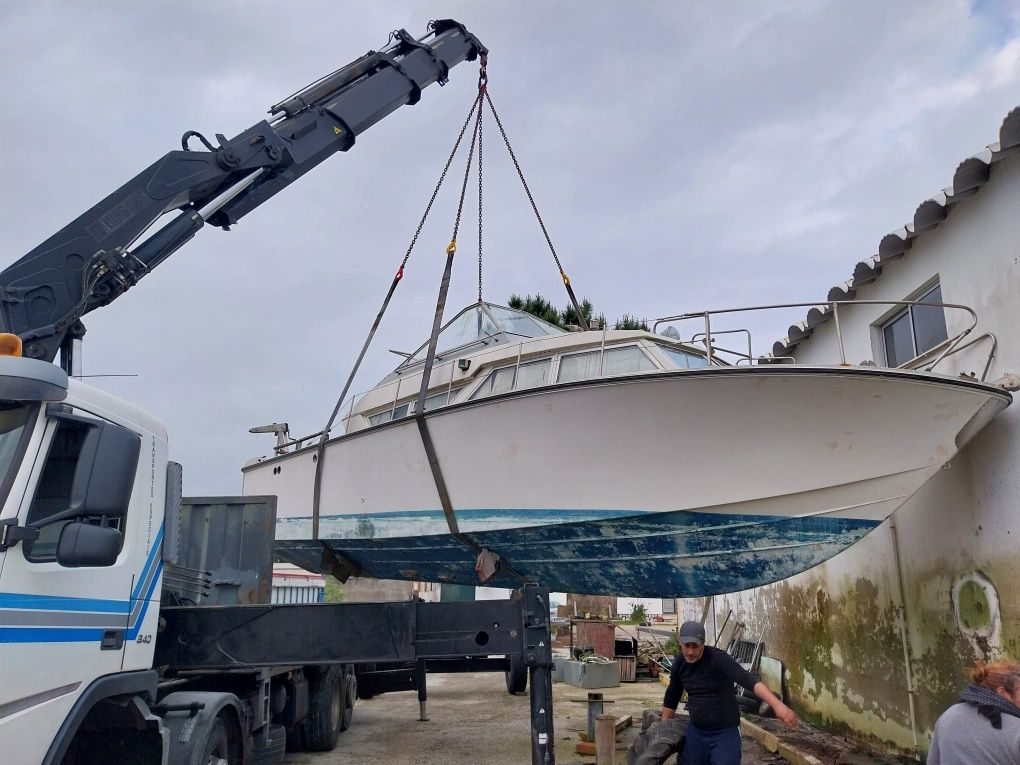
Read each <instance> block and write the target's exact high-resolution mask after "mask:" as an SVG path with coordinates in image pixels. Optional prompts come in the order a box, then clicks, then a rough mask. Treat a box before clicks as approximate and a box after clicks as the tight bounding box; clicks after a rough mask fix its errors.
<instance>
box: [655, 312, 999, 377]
mask: <svg viewBox="0 0 1020 765" xmlns="http://www.w3.org/2000/svg"><path fill="white" fill-rule="evenodd" d="M848 305H853V306H861V305H884V306H892V307H910V306H925V307H927V308H942V309H947V308H948V309H952V310H959V311H964V312H966V313H967V314H968V315H969V316H970V325H969V326H967V327H966V328H964V329H963V330H961V331H960V332H957V333H956V334H955V335H953V336H952V337H948V338H946V339H945V340H943V341H942V342H941V343H939V344H938V345H936V346H934V347H933V348H929V349H927V350H925V351H924V352H922V353H921V354H919V355H918V356H916V357H914V358H913V359H910V360H909V361H907V362H905V363H903V364H901V365H900V366H899V368H902V369H916V368H919V367H923V369H924V371H926V372H930V371H932V370H933V369H934V368H935V367H936V366H937V365H938V364H939V362H941V361H942V360H943V359H945V358H946V357H948V356H951V355H953V354H954V353H957V352H959V351H960V350H963V348H961V347H960V343H961V342H962V341H963V339H964V338H966V337H967V335H969V334H970V333H971V332H973V331H974V328H975V327H976V326H977V314H976V313H975V312H974V309H972V308H971V307H970V306H966V305H961V304H960V303H934V302H927V301H923V300H829V301H825V302H814V303H776V304H773V305H758V306H749V307H745V308H721V309H715V310H710V311H693V312H689V313H682V314H677V315H676V316H665V317H663V318H661V319H657V320H656V321H655V323H654V324H653V325H652V332H654V333H656V334H657V333H658V330H659V326H660V325H662V324H667V323H675V322H680V321H690V320H694V319H700V320H701V321H702V322H704V330H703V331H701V332H698V333H696V334H695V335H694V338H704V343H705V353H706V355H707V357H708V361H709V363H711V362H712V358H713V354H714V353H716V352H717V351H715V350H714V349H713V343H712V338H713V336H714V335H720V334H727V333H733V332H747V333H748V353H747V354H746V356H745V355H744V354H742V353H739V352H736V351H727V353H735V354H736V355H738V356H741V357H743V358H746V359H747V360H748V362H749V363H753V361H754V359H753V357H752V355H751V351H750V348H751V343H750V332H749V331H748V330H722V331H716V332H714V333H713V331H712V317H713V316H719V315H721V314H734V313H750V312H757V311H771V310H779V309H785V308H821V309H823V310H825V309H828V310H829V311H831V313H832V319H833V323H834V325H835V330H836V342H837V344H838V346H839V359H840V364H841V365H842V366H848V365H847V361H846V346H845V343H844V340H843V330H842V327H841V326H840V321H839V308H840V306H848ZM984 337H985V336H984V335H982V336H981V337H980V338H976V339H975V340H974V341H973V342H972V343H968V344H967V345H966V346H964V347H970V346H971V345H973V344H974V343H976V342H977V341H978V340H980V339H983V338H984ZM993 341H994V337H993ZM991 353H992V355H994V353H995V343H994V342H993V345H992V350H991ZM933 356H934V359H933V360H932V361H931V362H930V363H927V359H930V358H932V357H933ZM774 360H777V359H775V358H773V359H771V360H770V361H774ZM758 361H759V363H761V361H762V359H759V360H758ZM737 363H740V362H739V361H738V362H737ZM925 363H927V366H924V364H925ZM990 364H991V358H989V360H988V363H987V364H986V365H985V370H984V374H987V373H988V367H989V366H990ZM981 379H982V380H983V379H984V376H982V378H981Z"/></svg>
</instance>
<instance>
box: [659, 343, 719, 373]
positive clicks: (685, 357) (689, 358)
mask: <svg viewBox="0 0 1020 765" xmlns="http://www.w3.org/2000/svg"><path fill="white" fill-rule="evenodd" d="M659 350H661V351H662V352H663V353H665V354H666V355H667V356H668V357H669V358H670V359H671V360H672V361H673V362H674V363H675V364H676V365H677V366H678V367H679V368H680V369H699V368H701V367H707V366H708V359H707V358H705V357H704V356H700V355H698V354H696V353H688V352H687V351H681V350H680V349H679V348H671V347H669V346H668V345H660V346H659Z"/></svg>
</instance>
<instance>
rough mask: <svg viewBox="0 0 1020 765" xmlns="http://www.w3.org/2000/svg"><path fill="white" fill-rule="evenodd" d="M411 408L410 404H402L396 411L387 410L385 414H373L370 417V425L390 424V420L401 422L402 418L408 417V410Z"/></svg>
mask: <svg viewBox="0 0 1020 765" xmlns="http://www.w3.org/2000/svg"><path fill="white" fill-rule="evenodd" d="M410 406H411V404H410V403H407V404H401V405H400V406H398V407H397V408H396V409H392V410H391V409H387V410H386V411H385V412H379V413H378V414H371V415H369V416H368V424H369V425H381V424H382V423H384V422H389V421H390V420H399V419H400V418H401V417H406V416H407V410H408V409H409V408H410Z"/></svg>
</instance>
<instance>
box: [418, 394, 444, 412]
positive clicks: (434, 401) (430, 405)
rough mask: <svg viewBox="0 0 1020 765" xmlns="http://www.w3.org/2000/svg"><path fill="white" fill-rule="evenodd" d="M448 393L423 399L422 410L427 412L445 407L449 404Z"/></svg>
mask: <svg viewBox="0 0 1020 765" xmlns="http://www.w3.org/2000/svg"><path fill="white" fill-rule="evenodd" d="M449 397H450V392H449V391H445V390H444V391H443V392H442V393H433V394H432V395H431V396H426V397H425V407H424V410H425V411H426V412H429V411H431V410H433V409H438V408H439V407H441V406H446V405H447V404H448V403H450V398H449Z"/></svg>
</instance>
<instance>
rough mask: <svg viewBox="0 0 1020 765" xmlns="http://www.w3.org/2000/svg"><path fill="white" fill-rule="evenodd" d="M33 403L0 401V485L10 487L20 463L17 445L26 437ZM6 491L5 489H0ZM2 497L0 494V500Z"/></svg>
mask: <svg viewBox="0 0 1020 765" xmlns="http://www.w3.org/2000/svg"><path fill="white" fill-rule="evenodd" d="M35 409H36V407H35V404H23V403H19V402H15V401H0V487H8V488H9V487H10V484H11V482H12V481H13V480H14V474H15V473H16V472H17V471H18V468H19V467H20V465H21V460H20V459H19V454H20V450H19V448H18V447H19V446H20V444H21V442H22V440H23V439H24V438H26V437H27V433H26V426H27V424H28V420H29V415H31V414H32V413H33V412H35ZM0 491H4V492H6V491H7V489H0ZM3 499H4V497H3V496H0V501H2V500H3Z"/></svg>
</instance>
